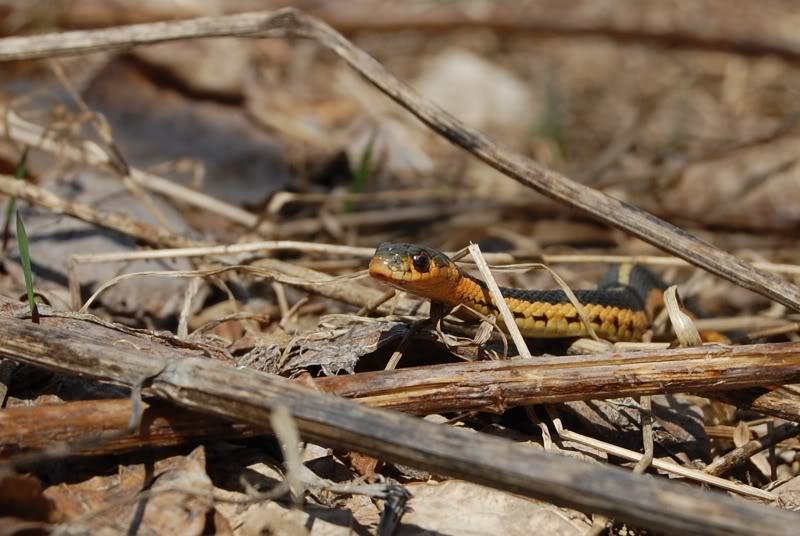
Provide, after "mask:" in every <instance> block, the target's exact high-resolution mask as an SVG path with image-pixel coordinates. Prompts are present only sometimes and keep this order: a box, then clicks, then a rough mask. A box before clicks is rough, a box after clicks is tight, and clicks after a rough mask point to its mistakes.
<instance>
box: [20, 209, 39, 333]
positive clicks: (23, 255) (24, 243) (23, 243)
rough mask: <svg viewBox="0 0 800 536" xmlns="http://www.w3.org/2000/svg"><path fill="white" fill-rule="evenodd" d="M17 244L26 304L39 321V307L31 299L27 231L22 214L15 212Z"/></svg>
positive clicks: (31, 279) (32, 316) (33, 317)
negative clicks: (26, 296) (26, 295)
mask: <svg viewBox="0 0 800 536" xmlns="http://www.w3.org/2000/svg"><path fill="white" fill-rule="evenodd" d="M17 246H18V247H19V257H20V259H21V260H22V272H23V274H24V275H25V288H26V289H27V290H28V305H30V308H31V318H32V319H33V321H34V322H36V323H37V324H38V323H39V309H38V308H37V307H36V302H35V301H34V299H33V272H32V271H31V255H30V252H29V250H28V233H27V232H26V231H25V224H24V223H22V216H20V215H19V212H17Z"/></svg>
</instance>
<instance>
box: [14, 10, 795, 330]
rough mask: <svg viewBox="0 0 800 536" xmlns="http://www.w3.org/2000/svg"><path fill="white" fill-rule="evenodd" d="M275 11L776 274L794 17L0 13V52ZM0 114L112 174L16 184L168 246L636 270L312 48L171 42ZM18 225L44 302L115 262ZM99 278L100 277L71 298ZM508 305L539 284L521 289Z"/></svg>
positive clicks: (788, 168) (723, 306) (719, 288)
mask: <svg viewBox="0 0 800 536" xmlns="http://www.w3.org/2000/svg"><path fill="white" fill-rule="evenodd" d="M286 5H292V6H295V7H298V8H300V9H302V10H304V11H306V12H308V13H309V14H312V15H315V16H318V17H320V18H321V19H323V20H326V21H327V22H329V23H330V24H331V25H332V26H333V27H334V28H336V29H337V30H339V31H340V32H342V33H343V34H345V35H346V36H347V37H348V38H349V39H352V40H353V41H354V42H355V43H356V44H357V45H358V46H359V47H362V48H363V49H364V50H366V51H367V52H368V53H369V54H371V55H372V56H374V57H375V58H376V59H377V60H378V61H379V62H381V63H382V64H383V65H384V66H385V67H386V68H387V69H388V70H389V71H390V72H391V73H393V74H394V75H395V76H397V77H398V78H399V79H401V80H403V81H404V82H406V83H408V84H410V85H411V86H413V87H414V88H416V89H417V90H418V91H419V92H420V93H421V94H422V95H424V96H425V97H427V98H429V99H430V100H432V101H434V102H436V103H437V104H439V105H440V106H442V107H443V108H444V109H446V110H447V111H449V112H450V113H452V114H453V115H454V116H456V117H457V118H459V119H460V120H462V121H463V122H464V123H466V124H467V125H469V126H471V127H474V128H476V129H478V130H480V131H481V132H483V133H484V134H486V135H487V136H489V137H490V138H491V139H492V140H494V141H496V142H498V143H501V144H502V145H505V146H507V147H510V148H512V149H514V150H515V151H518V152H520V153H522V154H525V155H527V156H530V157H531V158H534V159H535V160H537V161H539V162H540V163H542V164H543V165H545V166H547V167H549V168H552V169H554V170H557V171H559V172H561V173H564V174H566V175H567V176H569V177H571V178H573V179H575V180H577V181H580V182H582V183H584V184H586V185H589V186H592V187H594V188H597V189H600V190H602V191H604V192H606V193H608V194H610V195H612V196H614V197H617V198H619V199H623V200H625V201H627V202H629V203H632V204H634V205H637V206H639V207H642V208H644V209H645V210H648V211H650V212H652V213H653V214H655V215H657V216H659V217H661V218H664V219H666V220H668V221H671V222H673V223H675V224H677V225H680V226H683V227H684V228H686V229H688V230H689V231H691V232H692V233H695V234H697V235H699V236H701V237H703V238H705V239H707V240H709V241H710V242H712V243H714V244H715V245H717V246H719V247H721V248H723V249H726V250H728V251H731V252H733V253H736V254H737V255H740V256H742V257H745V258H747V259H750V260H770V261H774V262H795V261H796V257H797V248H796V236H797V233H796V231H797V229H798V222H799V221H800V167H799V166H798V160H797V158H798V156H797V155H798V154H800V150H799V149H800V138H799V137H798V134H800V129H798V127H797V120H798V117H800V116H798V107H797V102H798V98H797V97H798V89H797V88H798V84H797V82H798V81H799V80H800V76H799V74H800V72H799V71H798V69H797V61H798V58H799V57H800V42H798V40H797V34H796V28H797V27H799V26H798V24H800V6H798V4H797V3H796V2H793V1H785V0H765V1H761V2H748V1H743V0H737V1H734V0H698V1H695V2H691V3H687V2H679V1H677V0H673V1H666V0H665V1H650V0H615V1H604V0H569V1H562V0H537V1H520V2H488V1H482V0H474V1H463V2H452V1H446V0H441V1H422V0H419V1H407V2H403V3H402V4H400V3H397V2H388V1H377V0H376V1H368V0H363V1H353V2H330V1H298V2H270V1H258V2H256V1H247V0H233V1H224V2H223V1H221V0H206V1H194V2H189V1H178V0H174V1H170V0H159V1H139V2H130V1H99V0H98V1H91V0H87V1H81V2H72V1H57V0H51V1H35V0H30V1H2V2H0V33H2V35H6V36H7V35H21V34H31V33H37V32H48V31H57V30H76V29H90V28H98V27H104V26H110V25H120V24H131V23H143V22H152V21H157V20H174V19H181V18H190V17H197V16H203V15H218V14H224V13H235V12H244V11H251V10H269V9H276V8H279V7H282V6H286ZM0 103H1V104H2V107H3V110H5V111H6V113H8V112H9V111H11V112H13V114H14V115H15V117H19V118H21V119H22V120H24V121H26V122H28V123H30V124H31V125H36V126H38V127H40V128H42V129H46V130H47V131H48V132H52V133H56V134H57V135H58V136H59V137H60V139H64V140H70V141H80V140H94V141H96V142H98V143H100V144H101V146H103V147H105V148H107V149H108V153H109V154H112V155H115V156H114V158H115V162H117V164H120V165H118V166H117V170H116V171H115V170H114V169H113V166H111V169H110V168H109V166H105V167H103V166H96V165H91V166H87V165H83V164H80V163H76V162H75V161H74V160H69V159H67V158H64V157H63V155H59V154H58V152H57V151H55V152H53V151H49V152H48V151H32V152H31V154H30V156H29V160H28V164H27V173H28V177H29V178H30V180H32V181H35V182H36V183H37V184H39V185H40V186H43V187H45V188H47V189H49V190H52V191H54V192H57V193H58V194H59V195H62V196H66V197H68V198H70V199H74V200H77V201H81V202H86V203H90V204H93V205H94V206H97V207H101V208H104V209H107V210H124V211H126V212H127V213H128V214H131V215H133V216H134V217H136V218H139V219H143V220H146V221H149V222H151V223H156V224H158V225H163V226H165V228H169V229H172V230H173V231H175V232H178V233H181V234H185V235H187V236H193V237H198V238H205V239H210V240H213V241H215V242H220V243H230V242H236V241H242V240H252V239H270V238H284V239H299V240H311V241H318V242H326V243H340V244H349V245H356V246H365V247H374V246H375V245H377V244H378V243H380V242H382V241H384V240H393V241H406V242H420V243H425V244H427V245H430V246H434V247H438V248H442V249H458V248H460V247H463V246H464V245H466V244H467V243H468V242H469V241H478V242H480V243H481V245H482V246H483V248H484V250H485V251H512V252H514V253H515V255H516V256H517V257H519V258H525V257H526V256H527V257H528V258H536V256H537V255H540V254H542V253H570V252H583V253H613V254H645V253H647V254H650V253H657V250H655V249H654V248H652V247H650V246H647V245H645V244H643V243H641V242H640V241H638V240H635V239H631V238H630V237H628V236H626V235H625V234H624V233H621V232H619V231H616V230H613V229H610V228H608V227H607V226H605V225H601V224H599V223H597V222H595V221H593V220H591V219H590V218H588V217H586V216H585V215H584V214H581V213H578V212H575V211H572V210H570V209H568V208H566V207H563V206H560V205H557V204H555V203H553V202H552V201H549V200H548V199H546V198H544V197H542V196H540V195H538V194H536V193H534V192H532V191H531V190H529V189H527V188H524V187H522V186H521V185H519V184H517V183H515V182H514V181H513V180H511V179H509V178H507V177H505V176H503V175H501V174H500V173H498V172H496V171H494V170H492V169H490V168H489V167H487V166H486V165H484V164H482V163H480V162H478V161H477V160H476V159H475V158H473V157H471V156H469V155H467V154H466V153H465V152H463V151H461V150H459V149H457V148H455V147H453V146H452V145H450V144H449V143H447V142H446V141H445V140H443V139H442V138H441V137H440V136H438V135H436V134H434V133H432V132H431V131H430V130H428V129H427V128H425V127H423V126H422V125H421V124H420V123H419V122H418V121H417V120H416V119H414V118H413V117H412V116H411V115H410V114H409V113H408V112H406V111H405V110H402V109H401V108H399V107H398V106H397V105H395V104H394V103H393V102H392V101H391V100H389V99H388V98H387V97H386V96H385V95H383V94H382V93H380V92H379V91H377V90H376V89H375V88H373V87H372V86H371V85H370V84H369V83H367V82H366V81H365V80H363V79H362V78H360V77H359V76H358V75H357V74H355V73H354V72H353V71H352V70H351V69H350V68H349V67H347V66H346V65H345V64H344V62H343V61H341V60H340V59H339V58H337V57H336V56H334V55H333V54H332V53H330V52H328V51H326V50H324V49H322V47H320V46H319V45H317V44H316V43H314V42H311V41H306V40H299V39H290V40H284V39H245V38H224V39H207V40H191V41H183V42H175V43H167V44H162V45H156V46H146V47H144V46H143V47H138V48H132V49H129V50H117V51H113V52H102V53H93V54H86V55H82V56H77V57H69V58H63V59H59V60H57V61H55V60H48V61H35V62H14V63H4V64H3V65H2V67H0ZM96 114H100V115H99V116H98V115H96ZM98 117H100V118H98ZM23 149H24V144H22V143H20V142H19V140H13V139H8V138H7V137H5V138H3V139H0V170H2V171H3V172H4V173H7V174H12V173H13V171H14V169H15V167H16V165H17V163H18V162H19V159H20V156H21V153H22V151H23ZM125 166H134V167H137V168H141V169H144V170H146V171H148V172H150V173H152V174H155V175H157V176H159V177H162V178H165V179H167V180H169V181H174V182H177V183H180V184H182V185H185V186H187V187H189V188H191V189H193V190H196V191H200V192H203V193H205V194H208V195H209V196H212V197H213V198H215V199H218V200H220V201H223V202H224V203H227V204H229V205H230V206H232V207H237V208H241V209H245V210H246V211H248V212H249V213H251V214H252V215H254V216H253V218H254V219H253V220H252V221H249V220H248V217H245V218H244V220H242V218H238V219H237V218H236V217H233V216H231V215H230V214H225V213H224V212H225V211H223V213H210V212H208V211H206V210H200V209H198V208H197V207H195V206H193V205H192V204H191V203H187V202H184V200H181V199H179V198H175V197H171V198H170V197H164V196H162V195H160V194H158V193H153V192H151V191H140V190H139V191H137V190H135V189H132V188H131V187H130V185H127V186H126V184H125V183H124V182H123V181H122V180H120V173H119V168H122V169H124V167H125ZM351 194H355V195H351ZM26 222H28V225H29V227H30V233H31V234H32V236H33V239H32V248H33V252H32V254H33V258H34V263H35V265H37V267H38V270H39V273H40V274H45V275H48V277H47V279H48V280H49V281H50V282H52V283H54V284H55V288H56V289H58V288H59V287H60V288H62V289H63V286H64V274H63V263H64V259H65V257H66V255H68V254H71V253H76V252H101V251H102V252H108V251H116V250H126V249H130V248H131V247H133V245H132V244H130V243H125V241H124V240H122V239H120V237H118V236H114V235H109V234H108V233H105V232H101V231H97V230H96V229H91V228H90V227H89V226H87V225H85V224H82V223H80V222H76V221H73V220H69V219H65V218H59V217H54V216H53V215H52V214H51V213H46V211H39V210H35V209H34V210H29V214H28V215H27V220H26ZM65 237H69V240H64V238H65ZM302 262H304V263H306V264H307V265H309V266H312V267H316V268H318V269H323V270H327V271H331V272H337V271H342V270H355V269H360V268H363V267H364V260H363V259H336V260H331V259H315V258H314V257H313V256H311V257H309V258H303V259H302ZM6 264H9V266H8V267H7V268H6V270H7V272H9V273H11V274H12V275H13V274H15V273H16V274H18V270H16V269H15V268H14V267H13V266H11V264H13V263H6ZM162 264H163V265H164V266H171V267H175V266H181V265H182V263H178V262H176V263H167V262H166V261H165V262H164V263H162ZM129 268H130V267H129ZM47 269H49V270H50V271H51V273H49V274H48V273H47ZM126 269H128V268H126ZM131 269H132V268H131ZM605 269H606V267H605V266H594V265H587V264H581V265H579V266H563V267H561V268H560V270H561V272H563V273H565V274H566V275H565V277H567V278H568V280H569V281H570V282H571V283H572V284H575V285H578V286H593V285H594V283H595V282H596V281H597V279H598V278H599V276H600V274H601V273H602V272H603V271H604V270H605ZM119 270H120V268H119V267H118V266H117V267H115V266H109V265H98V266H94V267H91V268H89V272H87V274H86V278H87V280H88V281H92V280H105V279H108V278H109V277H110V276H112V275H114V274H115V273H117V272H118V271H119ZM679 275H680V278H681V279H686V277H687V273H685V272H684V273H683V274H676V273H675V271H674V270H673V271H672V272H669V273H667V274H666V277H667V279H669V278H673V279H674V278H676V277H678V276H679ZM698 277H706V278H707V279H705V280H704V281H705V283H706V284H704V285H701V286H702V288H703V292H704V293H705V296H704V303H706V304H707V305H706V306H707V308H709V309H710V310H711V311H712V312H715V313H724V312H726V311H727V312H731V311H734V310H736V311H738V310H741V309H742V308H746V309H750V310H758V309H763V308H765V307H766V306H767V303H766V302H765V301H763V300H761V299H760V298H758V297H756V296H754V295H753V294H750V293H748V292H745V291H741V290H738V289H735V288H733V287H732V286H730V285H727V284H725V283H722V282H719V281H717V280H715V279H711V278H709V277H708V276H698ZM510 283H511V284H517V285H520V286H524V285H528V286H533V285H552V281H550V280H549V278H548V277H545V276H540V275H538V274H522V275H515V276H510ZM137 284H138V283H137ZM146 284H148V285H158V288H157V289H155V290H158V289H160V288H161V286H162V285H168V286H169V288H171V285H180V284H183V283H178V282H169V283H165V282H163V281H159V282H148V283H146ZM130 294H131V293H130V292H125V293H124V295H123V296H121V297H118V298H117V302H116V303H114V304H113V305H114V306H113V307H112V308H113V309H114V310H116V311H120V312H121V311H126V310H127V311H139V310H140V309H141V307H142V306H143V303H142V301H143V300H144V301H146V302H147V303H145V304H144V305H145V306H146V307H150V308H153V307H155V308H157V309H158V314H157V315H156V316H158V315H159V314H162V313H166V312H169V311H174V310H175V307H177V301H176V303H165V298H164V294H163V293H161V292H155V291H154V290H153V289H151V290H150V291H147V292H138V293H136V295H134V296H131V295H130ZM107 299H111V297H108V298H107ZM176 299H177V298H176ZM148 300H156V301H155V303H150V302H149V301H148ZM178 301H179V300H178Z"/></svg>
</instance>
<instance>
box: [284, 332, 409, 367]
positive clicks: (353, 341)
mask: <svg viewBox="0 0 800 536" xmlns="http://www.w3.org/2000/svg"><path fill="white" fill-rule="evenodd" d="M408 330H409V327H408V324H404V323H402V322H393V321H376V322H369V323H368V324H364V325H360V326H357V327H354V328H350V329H348V330H346V331H345V332H344V333H341V334H333V335H331V336H330V337H329V338H320V339H317V340H311V339H308V340H305V341H301V342H300V349H299V351H298V353H297V355H295V356H293V357H291V358H290V359H289V361H288V362H287V363H286V365H284V366H283V368H282V369H281V373H282V374H286V373H292V372H296V371H299V370H302V369H307V368H308V367H312V366H319V367H321V369H322V373H323V374H325V375H326V376H333V375H335V374H337V373H338V372H339V371H341V370H344V371H346V372H347V373H349V374H352V373H353V372H355V367H356V364H357V363H358V360H359V358H360V357H362V356H364V355H366V354H368V353H371V352H374V351H375V350H377V349H378V348H381V347H383V346H385V345H387V344H389V343H392V342H394V341H396V340H399V339H401V338H402V337H404V336H405V335H406V334H407V333H408Z"/></svg>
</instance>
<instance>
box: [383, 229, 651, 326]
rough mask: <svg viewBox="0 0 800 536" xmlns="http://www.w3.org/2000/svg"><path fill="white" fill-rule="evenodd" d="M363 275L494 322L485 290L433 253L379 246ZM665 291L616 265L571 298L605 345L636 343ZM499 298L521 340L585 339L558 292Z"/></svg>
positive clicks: (643, 273)
mask: <svg viewBox="0 0 800 536" xmlns="http://www.w3.org/2000/svg"><path fill="white" fill-rule="evenodd" d="M369 275H370V276H372V277H373V278H375V279H377V280H378V281H381V282H383V283H386V284H388V285H391V286H393V287H395V288H398V289H400V290H403V291H405V292H408V293H410V294H414V295H416V296H420V297H422V298H427V299H429V300H431V301H432V302H437V303H442V304H444V305H445V306H450V307H455V306H457V305H464V306H466V307H469V308H471V309H474V310H475V311H478V312H479V313H482V314H484V315H489V314H493V315H495V317H496V318H500V315H499V312H498V310H497V308H496V307H495V305H494V301H493V300H492V297H491V295H490V293H489V290H488V288H487V286H486V284H485V283H484V282H483V281H481V280H479V279H477V278H475V277H474V276H472V275H470V274H469V273H467V272H465V271H463V270H462V269H461V268H459V267H458V266H457V265H456V263H455V262H453V261H452V260H451V259H450V258H449V257H448V256H447V255H445V254H444V253H441V252H439V251H436V250H435V249H431V248H426V247H423V246H417V245H413V244H392V243H384V244H381V245H380V246H378V248H377V249H376V250H375V254H374V256H373V257H372V260H371V261H370V263H369ZM665 287H666V285H664V283H663V282H662V281H661V280H660V279H659V278H658V276H656V275H655V274H653V273H652V272H650V271H649V270H647V269H645V268H643V267H641V266H638V265H620V266H616V267H614V268H613V269H612V270H610V271H609V273H608V274H606V276H605V277H603V280H602V281H601V282H600V284H599V285H598V288H597V289H594V290H577V291H574V294H575V296H576V297H577V298H578V301H580V303H581V305H582V306H583V309H584V311H585V312H586V314H587V316H588V317H589V319H590V321H591V324H592V327H593V328H594V330H595V332H596V333H597V334H598V335H599V336H600V337H602V338H604V339H608V340H610V341H638V340H640V339H641V337H642V334H643V333H644V332H645V330H647V328H648V327H649V325H650V317H651V315H652V310H653V308H654V307H655V305H656V304H657V303H658V302H659V301H660V299H661V296H662V291H663V290H664V288H665ZM500 292H501V294H502V295H503V299H504V300H505V302H506V304H507V305H508V308H509V309H510V310H511V312H512V313H513V315H514V320H515V322H516V324H517V326H518V327H519V329H520V332H521V333H522V335H523V336H525V337H531V338H556V337H585V336H587V335H588V330H587V329H586V326H585V325H584V324H583V322H581V319H580V317H579V316H578V313H577V311H576V310H575V306H573V305H572V304H571V303H570V301H569V299H568V298H567V295H566V293H565V292H564V291H563V290H522V289H516V288H505V287H501V288H500ZM501 325H502V322H501Z"/></svg>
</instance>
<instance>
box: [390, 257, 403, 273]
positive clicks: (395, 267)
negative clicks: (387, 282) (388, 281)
mask: <svg viewBox="0 0 800 536" xmlns="http://www.w3.org/2000/svg"><path fill="white" fill-rule="evenodd" d="M388 264H389V268H390V269H391V270H392V271H395V272H399V271H401V270H402V269H403V258H402V257H401V256H400V255H392V257H391V258H390V259H389V263H388Z"/></svg>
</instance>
